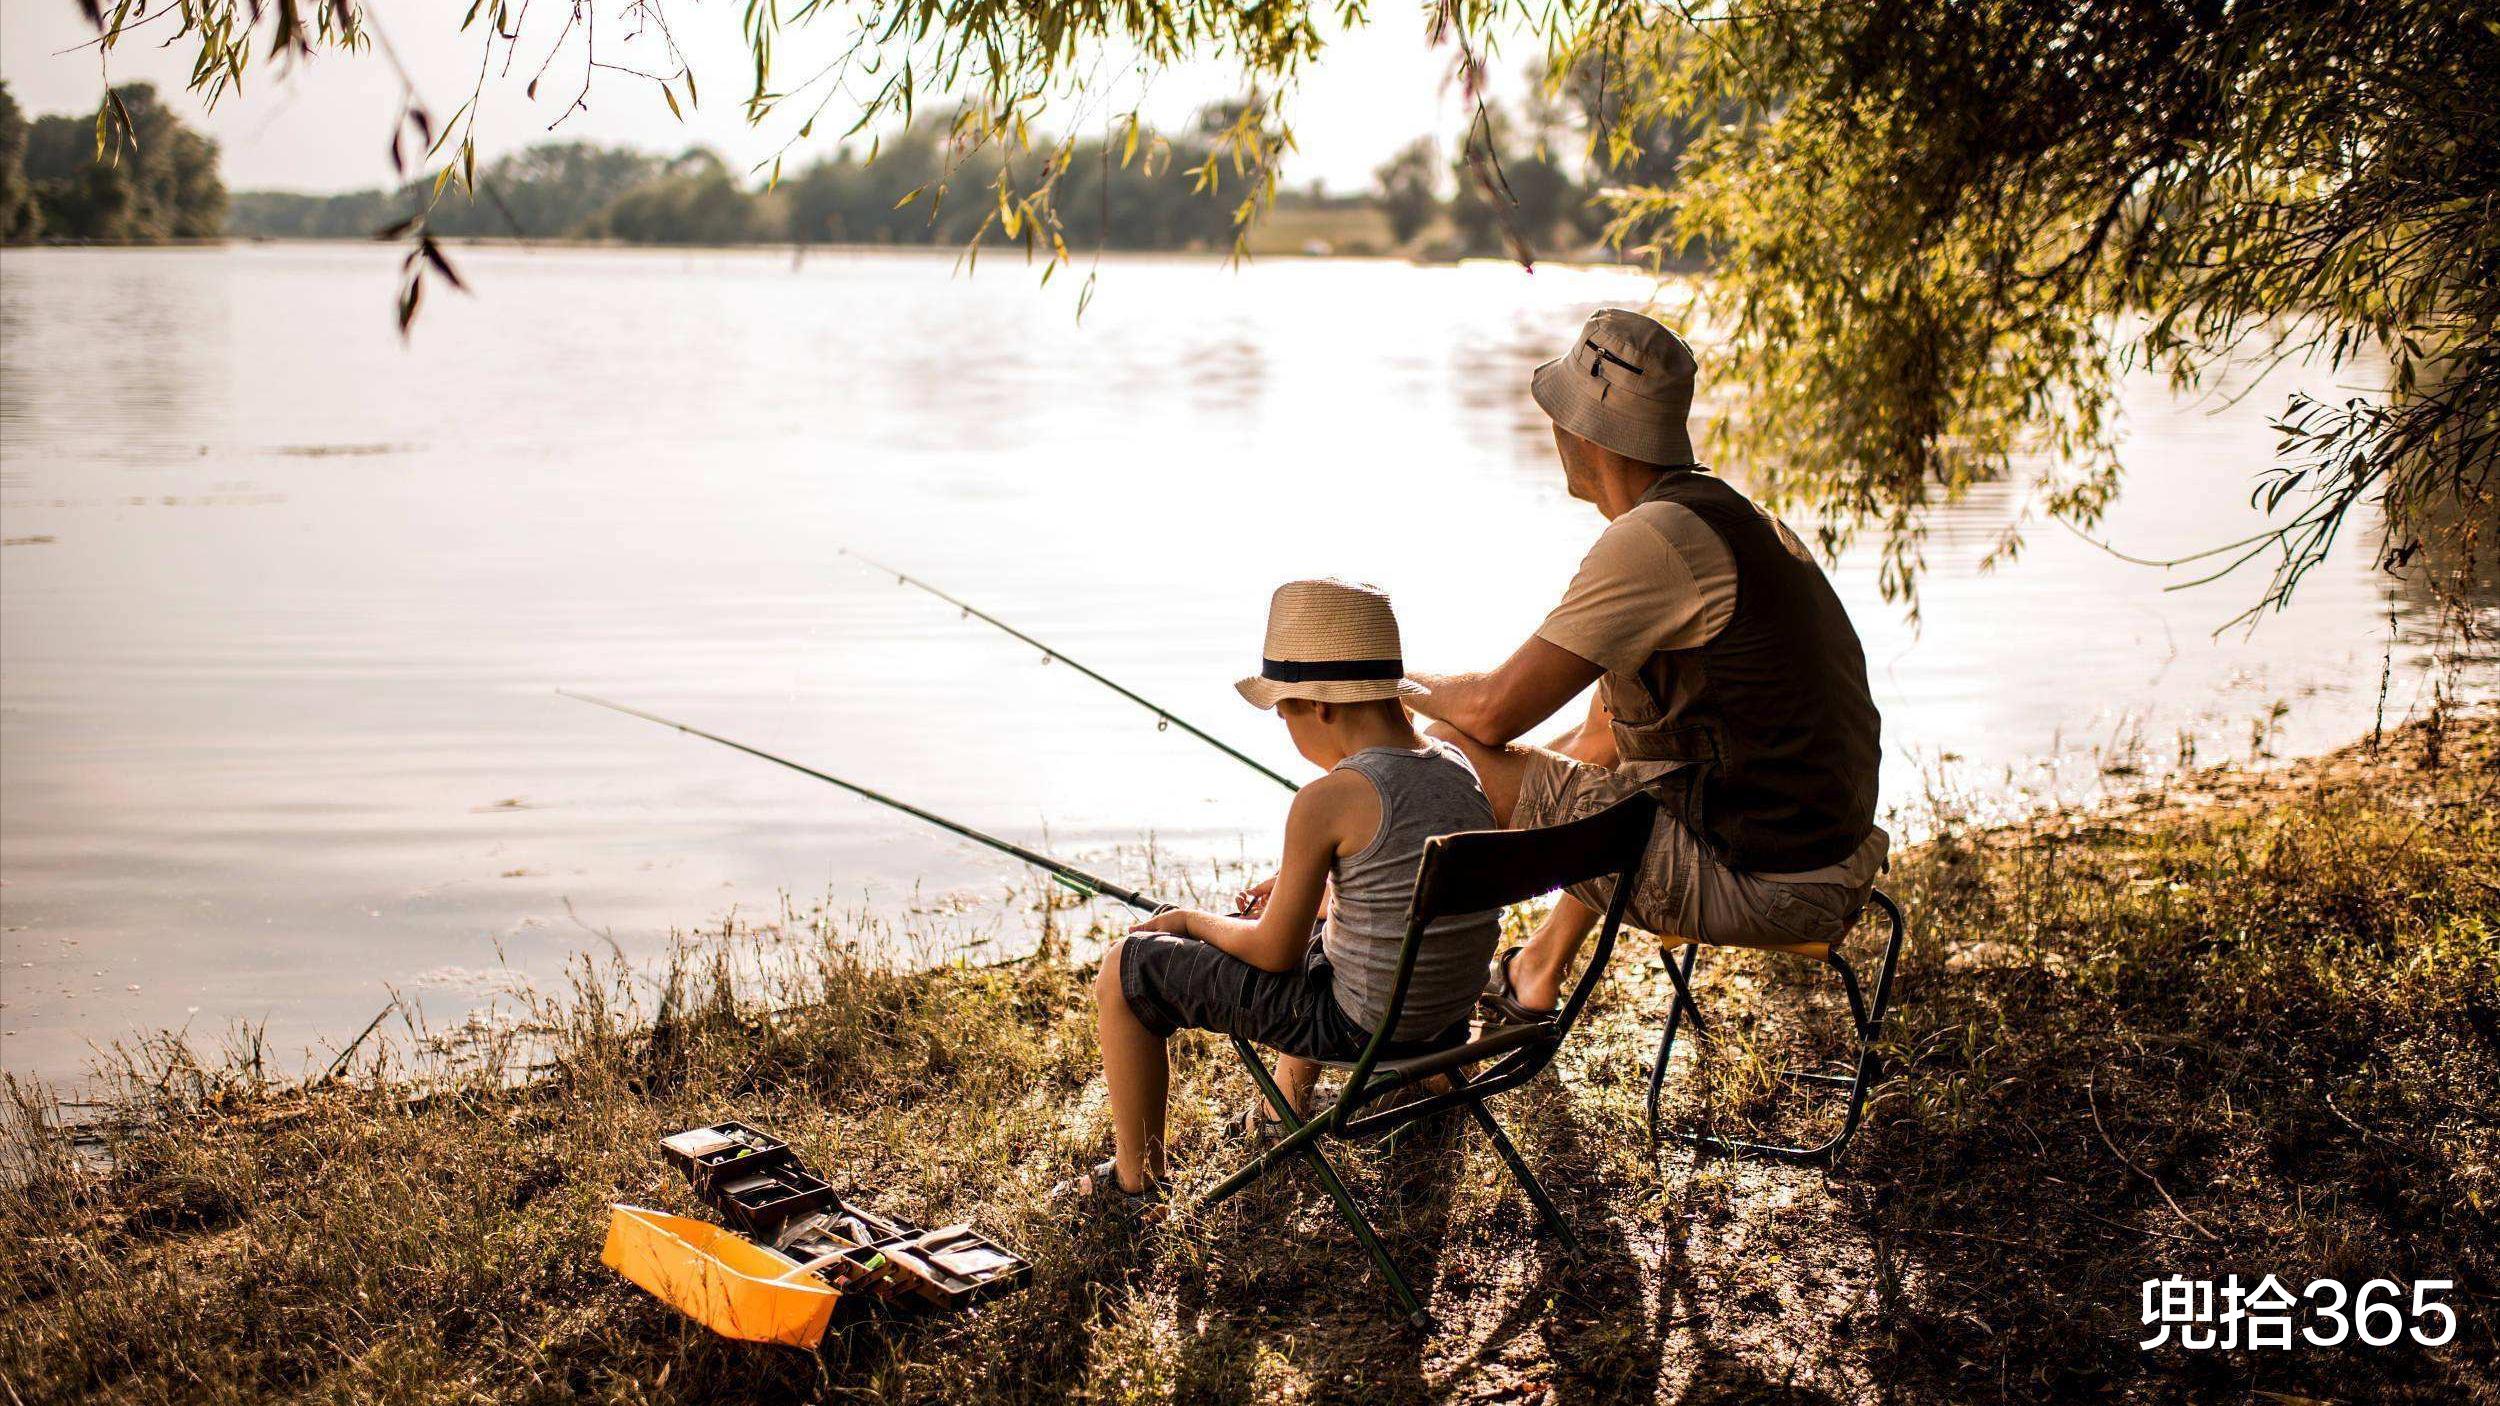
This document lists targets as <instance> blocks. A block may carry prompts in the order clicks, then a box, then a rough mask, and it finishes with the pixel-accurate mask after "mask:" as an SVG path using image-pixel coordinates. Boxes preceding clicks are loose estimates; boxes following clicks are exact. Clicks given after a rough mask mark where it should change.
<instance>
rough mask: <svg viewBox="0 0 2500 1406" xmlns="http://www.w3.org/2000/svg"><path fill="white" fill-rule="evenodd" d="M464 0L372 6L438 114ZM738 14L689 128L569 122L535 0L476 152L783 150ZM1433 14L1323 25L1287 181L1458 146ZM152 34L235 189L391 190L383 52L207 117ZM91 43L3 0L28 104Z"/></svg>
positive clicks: (142, 60) (56, 84) (1219, 67)
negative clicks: (752, 80)
mask: <svg viewBox="0 0 2500 1406" xmlns="http://www.w3.org/2000/svg"><path fill="white" fill-rule="evenodd" d="M600 4H601V5H602V9H601V15H602V17H603V18H609V19H610V22H611V24H615V21H614V19H613V18H612V17H613V16H615V15H617V14H618V13H619V12H621V11H622V9H623V7H624V0H600ZM464 8H465V7H463V6H460V5H457V4H454V3H452V0H416V2H415V3H410V0H378V3H377V4H375V5H374V6H372V7H371V9H372V11H373V12H374V13H376V14H377V15H378V16H379V19H380V23H381V29H382V31H383V33H384V34H385V35H386V36H387V37H388V38H389V40H390V41H391V44H392V46H393V48H394V49H395V50H396V51H397V52H398V54H399V56H400V58H401V59H402V60H403V61H404V62H405V63H406V65H407V67H408V69H409V71H410V73H411V74H412V75H413V76H414V78H415V80H416V84H417V89H418V92H419V94H420V95H421V96H422V97H423V99H424V100H425V103H426V105H427V107H428V108H430V109H431V110H432V112H433V113H434V115H435V116H436V117H437V118H447V117H448V116H449V115H450V113H451V112H452V111H453V110H454V109H456V108H457V107H459V106H460V104H461V102H462V100H463V99H465V98H466V97H467V96H468V94H469V92H470V90H471V89H472V87H473V86H475V83H476V78H477V70H478V65H479V53H480V49H479V43H478V40H477V39H476V38H474V37H472V36H470V35H467V34H463V33H462V32H461V31H460V29H459V27H458V16H459V15H460V13H461V12H462V10H463V9H464ZM741 9H742V7H741V6H740V5H738V4H736V3H733V0H709V3H695V2H694V0H677V3H676V4H675V5H674V6H673V7H672V8H670V9H668V10H667V11H666V13H667V14H668V15H669V16H670V19H671V24H672V25H673V27H674V29H675V32H676V36H677V39H678V42H679V43H680V44H681V45H682V46H683V48H684V50H685V52H686V53H687V55H688V58H689V60H690V61H691V63H692V65H693V68H694V72H695V76H696V81H697V85H698V89H699V91H700V92H701V93H703V94H705V95H706V97H705V100H704V102H703V103H702V105H701V106H699V107H698V108H697V109H696V110H695V111H691V112H688V113H687V114H686V115H685V118H684V120H683V121H680V120H679V119H678V118H677V117H675V116H672V115H671V114H670V112H669V110H668V107H667V104H666V103H665V102H664V101H663V100H662V99H661V97H660V95H659V94H658V93H657V92H656V91H654V89H653V87H652V85H651V84H649V83H647V82H643V81H641V80H638V79H636V78H634V77H632V76H631V75H628V74H622V73H614V72H608V71H601V72H599V73H598V74H596V75H595V81H594V82H593V84H592V87H591V90H590V95H589V99H588V104H589V105H588V108H587V110H586V111H582V112H577V113H574V114H572V115H571V116H569V117H566V116H565V107H566V104H567V102H568V101H569V99H570V98H571V97H572V95H573V94H575V93H576V92H579V91H580V88H581V81H582V75H583V66H582V60H581V53H580V49H581V45H580V36H579V32H578V31H576V32H575V34H574V35H573V37H571V38H569V39H567V40H566V41H565V44H566V47H565V48H564V50H563V51H561V52H558V53H556V55H555V58H554V59H553V61H552V63H551V64H550V66H549V67H548V69H547V76H546V78H545V80H544V81H543V82H541V83H540V85H539V96H538V98H537V100H536V101H535V102H533V101H531V100H529V99H527V98H526V97H525V96H524V94H523V88H524V86H525V84H526V81H527V71H528V70H529V69H530V68H532V67H533V66H534V65H535V64H536V63H538V62H539V61H541V60H542V59H543V58H545V56H546V55H547V54H548V53H549V52H550V51H551V50H553V49H554V47H555V44H556V38H557V32H558V30H559V29H560V28H561V27H562V18H563V15H564V6H562V5H560V4H546V5H542V6H540V7H539V8H538V11H537V12H536V13H535V14H533V15H531V16H530V17H529V19H528V20H527V21H526V24H525V28H524V30H523V33H522V39H521V43H520V45H519V52H520V57H519V59H518V60H517V61H516V62H515V63H514V64H513V66H512V70H511V73H510V75H509V76H508V77H497V78H494V79H490V81H489V83H488V86H487V89H486V93H487V97H486V103H485V107H484V121H483V122H482V124H481V126H480V128H479V132H478V156H479V159H480V161H481V163H482V162H484V161H489V160H492V159H494V158H495V157H496V156H498V155H501V154H502V153H504V152H507V151H511V150H515V149H517V148H520V147H524V146H528V145H530V144H532V143H534V142H538V141H543V140H549V139H551V138H578V139H584V140H591V141H599V142H606V143H613V144H618V145H628V146H636V147H642V148H645V149H648V150H652V151H658V152H675V151H678V150H682V149H683V148H685V147H686V146H689V145H693V144H697V143H700V144H704V145H708V146H711V147H713V148H715V149H716V150H718V151H720V152H721V153H722V154H723V155H724V156H726V157H727V158H729V160H730V162H731V164H732V165H733V166H737V167H741V168H745V167H751V166H754V165H756V164H757V163H760V162H765V161H769V160H770V159H771V158H772V156H773V155H774V154H775V152H777V151H780V150H781V149H782V148H783V145H784V143H785V142H788V141H790V140H791V137H792V135H793V133H794V131H795V128H796V126H797V120H796V118H795V117H791V118H788V119H785V120H783V121H780V122H775V123H771V124H768V125H767V126H765V127H763V128H761V129H759V128H755V127H750V126H748V125H747V123H746V121H745V117H744V114H743V111H742V110H741V107H740V104H739V101H738V100H739V99H740V98H741V97H743V95H744V94H745V92H746V88H747V80H748V76H749V72H750V69H749V66H748V60H747V57H746V51H745V48H744V44H743V41H742V39H741V37H740V34H739V17H740V12H741ZM1425 15H1426V11H1425V10H1424V8H1423V7H1422V6H1420V5H1408V4H1391V5H1387V6H1384V7H1381V8H1378V9H1376V10H1375V11H1374V12H1373V15H1372V18H1371V20H1370V22H1369V23H1368V24H1367V25H1364V26H1362V27H1359V28H1356V29H1353V30H1350V31H1349V30H1347V29H1346V28H1344V27H1343V26H1341V25H1339V24H1337V23H1336V22H1335V21H1334V20H1333V19H1330V20H1324V21H1323V32H1324V33H1325V35H1326V36H1327V39H1328V47H1327V50H1326V52H1325V53H1324V54H1323V56H1322V58H1321V60H1320V62H1319V64H1318V65H1317V66H1316V68H1314V69H1313V70H1312V71H1310V72H1309V73H1307V74H1306V75H1305V76H1304V79H1303V81H1302V83H1301V86H1300V88H1299V90H1298V91H1297V92H1296V94H1295V95H1294V97H1293V98H1292V100H1291V102H1290V105H1289V107H1288V114H1289V116H1290V118H1291V120H1292V123H1293V126H1294V131H1295V136H1296V138H1297V140H1298V143H1299V148H1300V149H1299V150H1298V151H1297V152H1296V153H1295V154H1294V156H1293V157H1291V158H1290V159H1289V160H1288V162H1287V164H1286V166H1285V169H1284V179H1285V181H1286V182H1287V183H1288V184H1290V185H1293V186H1297V187H1299V186H1307V185H1309V184H1310V183H1311V182H1313V181H1315V180H1316V181H1319V182H1321V183H1322V184H1323V185H1324V186H1325V187H1326V188H1327V189H1329V190H1333V191H1340V192H1345V191H1355V190H1361V189H1365V188H1367V187H1368V186H1369V185H1370V184H1371V173H1372V171H1373V169H1374V168H1376V167H1377V166H1379V165H1380V164H1381V163H1382V162H1384V161H1386V160H1388V159H1389V157H1390V156H1391V155H1393V154H1394V153H1395V152H1396V151H1397V150H1398V149H1399V148H1400V147H1402V146H1404V145H1405V144H1406V143H1407V142H1409V141H1412V140H1413V139H1414V138H1415V137H1417V136H1421V135H1427V134H1428V135H1432V136H1435V137H1436V138H1438V139H1439V140H1440V142H1441V144H1442V148H1443V150H1444V151H1449V150H1452V149H1454V148H1455V146H1456V143H1457V140H1458V138H1459V136H1460V134H1461V133H1462V132H1463V131H1464V128H1465V126H1466V121H1467V115H1468V114H1467V109H1466V106H1465V104H1464V102H1463V100H1462V99H1461V98H1460V97H1459V96H1458V94H1457V92H1456V88H1455V85H1454V84H1453V83H1451V82H1450V68H1451V61H1452V57H1453V54H1452V51H1451V50H1450V49H1449V48H1447V47H1435V46H1434V45H1432V43H1431V42H1430V40H1429V37H1428V35H1427V32H1426V21H1425ZM622 28H623V27H622V26H621V25H616V27H614V28H611V29H609V30H607V31H606V33H604V34H603V35H602V39H601V49H602V57H603V59H605V60H607V61H615V62H629V61H639V62H641V63H643V64H645V65H648V66H652V67H658V66H661V60H660V59H659V58H658V57H657V56H656V44H655V43H654V41H653V40H651V39H650V38H648V37H646V38H645V39H642V40H639V41H631V42H628V41H624V40H622V39H617V40H611V39H610V38H609V37H608V36H610V35H616V34H620V33H621V32H622ZM157 32H164V31H163V30H162V28H161V27H158V28H157V29H155V30H143V31H139V32H138V34H137V35H132V36H127V37H125V39H124V40H123V44H122V46H121V48H120V49H119V50H118V51H117V52H116V53H115V54H114V55H113V56H112V60H111V62H112V78H113V81H115V82H130V81H134V80H147V81H152V82H154V83H155V84H156V85H157V87H158V90H159V91H160V93H162V94H163V95H164V96H165V98H166V99H167V100H168V101H169V102H171V103H172V104H173V105H174V106H175V109H176V111H177V112H179V113H181V114H182V115H183V116H184V118H185V119H186V120H188V121H191V122H192V123H194V124H195V125H197V126H199V127H201V128H202V129H204V130H205V131H206V132H207V133H208V134H209V135H210V136H212V137H214V138H215V139H216V140H217V142H218V145H219V148H220V150H221V153H222V157H223V172H224V176H225V181H226V185H227V187H228V188H229V189H234V190H264V189H270V190H305V191H335V190H355V189H362V188H367V187H372V186H380V185H389V184H393V183H395V181H396V179H397V178H396V177H395V176H394V174H393V171H392V169H391V165H390V161H389V156H388V143H389V140H390V135H391V130H392V126H393V122H394V120H395V119H396V117H397V116H398V113H399V103H400V83H399V79H398V77H397V75H396V73H395V72H394V71H393V69H392V68H391V66H390V65H389V63H388V62H386V61H385V60H384V59H383V58H382V57H381V56H380V55H379V54H370V53H369V54H356V55H348V54H339V53H324V54H322V55H321V56H320V57H318V58H317V59H316V60H315V61H314V62H312V63H310V64H307V65H300V66H298V67H297V68H296V69H295V71H293V72H278V71H276V70H273V69H271V68H268V67H265V66H264V67H258V68H255V69H254V70H251V71H248V72H247V74H246V82H245V86H244V89H243V91H242V92H241V93H240V94H239V95H236V94H229V95H228V96H226V97H225V98H224V99H222V100H221V101H220V102H219V103H218V104H217V106H216V108H215V109H214V110H213V111H211V110H208V109H206V108H205V107H204V106H203V105H202V103H201V102H200V100H199V99H198V98H196V97H193V96H192V95H190V94H189V93H187V92H185V91H183V90H184V87H185V84H186V81H187V79H188V77H189V65H188V64H187V63H186V62H184V60H183V59H182V57H181V56H180V51H179V49H178V48H177V49H176V50H161V49H159V48H158V47H157V43H158V41H157V40H156V39H155V38H154V37H141V36H152V34H153V33H157ZM89 37H91V31H90V30H89V28H88V26H87V24H86V21H85V20H84V19H83V18H81V17H80V15H79V13H78V10H77V7H76V6H75V5H74V4H73V3H71V0H0V78H5V79H6V80H7V82H8V84H9V88H10V91H11V92H12V93H14V94H15V95H16V97H17V100H18V103H19V105H20V106H21V107H22V108H24V109H25V110H26V112H27V113H28V114H29V115H42V114H48V113H55V112H78V113H82V114H83V113H91V112H93V111H94V109H95V103H96V98H97V95H98V93H99V92H100V91H101V88H102V82H103V75H102V73H101V71H100V69H99V65H98V57H99V56H98V54H97V52H96V51H95V50H94V49H92V48H79V47H77V46H79V45H81V44H83V43H85V41H86V40H87V39H88V38H89ZM839 37H840V36H839V33H838V31H837V30H835V29H834V28H833V27H832V26H830V25H828V26H826V27H825V29H824V31H823V32H822V33H811V32H809V31H806V30H799V31H794V32H792V33H791V34H788V35H785V37H784V40H783V48H782V53H781V56H780V57H779V59H777V71H778V72H779V73H781V74H804V73H806V72H809V71H811V70H812V69H813V68H815V67H816V66H818V65H819V64H820V63H821V62H822V59H821V58H814V61H812V62H811V57H812V56H813V55H826V54H830V52H831V51H832V50H833V49H834V48H835V47H836V45H837V44H838V42H839ZM611 44H613V45H614V47H611ZM1533 52H1534V46H1533V44H1532V43H1531V42H1529V41H1527V40H1524V39H1520V38H1517V37H1514V38H1513V39H1512V40H1511V41H1510V42H1509V43H1508V44H1507V45H1505V46H1503V50H1502V52H1500V53H1499V54H1497V55H1496V56H1495V57H1493V58H1491V59H1490V60H1489V63H1490V66H1491V67H1492V69H1493V70H1494V72H1495V76H1496V80H1497V81H1496V91H1497V92H1506V93H1509V94H1511V95H1512V96H1513V97H1515V96H1516V95H1517V94H1518V93H1519V92H1521V91H1524V89H1525V86H1526V84H1525V80H1524V78H1523V77H1521V73H1522V70H1523V69H1524V66H1525V64H1526V63H1527V61H1528V59H1529V57H1530V56H1531V55H1532V54H1533ZM500 62H501V58H500V55H498V64H500ZM1101 68H1102V70H1103V71H1106V72H1109V73H1112V74H1114V75H1120V76H1119V77H1117V78H1116V79H1115V80H1114V81H1110V82H1108V83H1106V85H1105V86H1104V88H1103V92H1104V95H1105V96H1104V100H1103V106H1102V109H1101V110H1103V111H1107V112H1118V111H1123V110H1125V109H1126V108H1127V107H1128V106H1129V105H1130V103H1131V102H1132V101H1139V102H1142V110H1143V111H1144V112H1145V114H1146V116H1147V118H1148V120H1149V121H1151V122H1155V123H1160V124H1163V125H1166V126H1177V125H1180V124H1183V123H1186V122H1187V121H1188V120H1189V119H1190V118H1191V116H1192V115H1193V114H1194V113H1195V112H1196V111H1197V110H1198V109H1199V108H1201V107H1203V106H1205V105H1206V104H1208V103H1210V102H1215V101H1220V100H1222V99H1224V98H1226V97H1230V96H1233V95H1235V94H1237V93H1238V92H1239V91H1240V84H1239V83H1238V82H1237V81H1236V80H1235V78H1234V75H1233V72H1232V70H1231V69H1230V68H1228V67H1227V66H1226V65H1224V64H1222V63H1219V62H1213V61H1200V62H1194V63H1191V64H1187V65H1184V66H1181V67H1178V68H1174V69H1170V70H1166V71H1164V72H1163V73H1161V74H1158V75H1155V76H1154V77H1153V78H1152V80H1151V82H1150V83H1147V82H1143V81H1141V80H1139V79H1137V78H1136V77H1134V76H1132V75H1125V74H1123V72H1122V66H1121V65H1118V64H1110V63H1106V64H1104V65H1102V66H1101ZM924 106H925V104H924ZM844 111H845V110H844V107H843V105H842V104H841V103H839V102H837V104H836V105H835V106H834V108H832V109H831V110H829V112H828V114H827V116H826V118H825V119H823V120H820V121H818V122H817V123H816V125H815V135H814V136H813V137H812V138H811V139H809V140H807V141H803V142H799V143H797V144H796V145H793V146H791V147H790V148H789V149H788V154H787V156H786V157H785V165H787V166H791V167H797V166H804V165H805V164H806V163H807V162H808V161H809V160H811V159H813V158H814V157H815V156H817V155H821V154H824V153H828V152H830V151H832V150H833V149H834V147H835V146H836V145H837V141H838V136H839V134H840V132H841V131H843V130H844V129H846V128H848V127H849V126H850V125H851V119H852V117H854V116H855V115H856V108H855V107H854V108H851V109H849V115H844ZM559 118H563V121H562V123H561V125H560V126H558V127H556V128H555V130H554V131H553V132H552V133H551V132H550V131H549V130H548V129H549V124H550V123H553V122H556V121H557V119H559ZM837 119H838V120H837Z"/></svg>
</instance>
